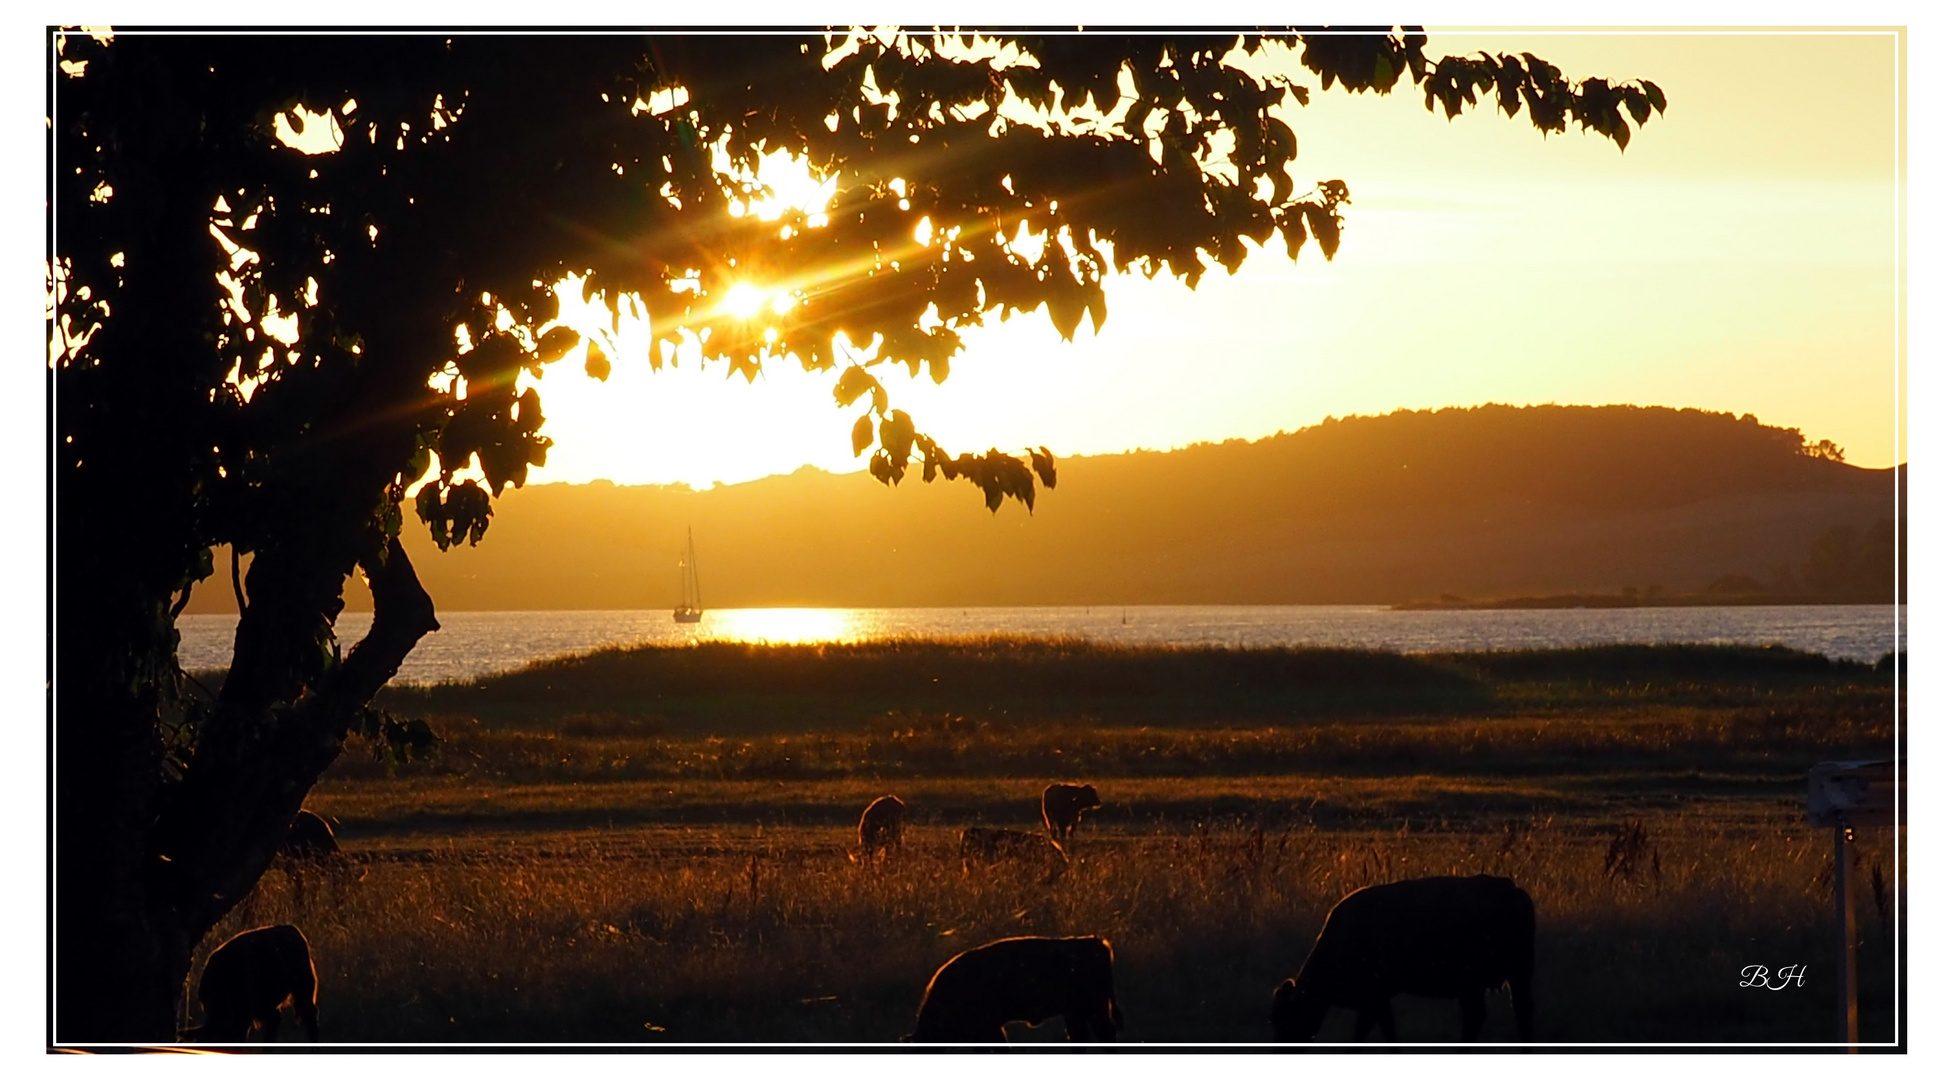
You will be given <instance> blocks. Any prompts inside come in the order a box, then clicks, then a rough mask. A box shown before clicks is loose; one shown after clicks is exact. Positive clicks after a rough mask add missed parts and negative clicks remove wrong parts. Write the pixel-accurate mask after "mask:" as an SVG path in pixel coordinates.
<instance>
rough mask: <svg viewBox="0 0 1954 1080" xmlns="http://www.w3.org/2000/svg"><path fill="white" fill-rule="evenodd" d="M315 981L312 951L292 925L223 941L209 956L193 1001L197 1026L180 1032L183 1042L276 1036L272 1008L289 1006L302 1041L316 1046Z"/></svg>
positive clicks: (276, 1026)
mask: <svg viewBox="0 0 1954 1080" xmlns="http://www.w3.org/2000/svg"><path fill="white" fill-rule="evenodd" d="M318 986H319V976H318V973H317V971H315V970H314V969H313V967H312V950H311V948H310V947H309V946H307V945H306V943H305V935H304V934H301V933H299V928H298V927H296V926H284V925H280V926H260V927H258V928H257V929H256V930H246V931H245V932H244V933H242V934H239V935H237V936H236V937H234V938H232V939H230V940H229V941H226V942H225V943H224V944H222V945H219V946H218V947H217V951H215V952H213V953H211V954H210V960H209V961H208V962H207V963H205V964H204V974H203V978H202V979H201V980H200V981H199V982H198V983H197V1000H198V1001H200V1002H202V1003H203V1007H204V1022H203V1026H202V1027H195V1028H190V1029H188V1030H186V1031H185V1032H183V1034H182V1036H181V1041H183V1042H244V1041H245V1039H246V1037H247V1036H249V1035H250V1034H251V1033H252V1032H254V1031H260V1030H262V1031H263V1032H264V1035H265V1040H266V1041H267V1042H269V1041H271V1040H273V1039H274V1038H275V1037H276V1036H277V1035H278V1007H279V1006H281V1005H283V1004H285V1003H286V1002H288V1001H289V1002H291V1003H292V1011H293V1012H295V1013H297V1014H298V1018H299V1023H300V1025H302V1026H303V1027H304V1028H305V1034H306V1037H307V1038H309V1039H311V1040H312V1041H313V1042H318V1041H319V1004H318V999H317V997H316V995H317V993H318Z"/></svg>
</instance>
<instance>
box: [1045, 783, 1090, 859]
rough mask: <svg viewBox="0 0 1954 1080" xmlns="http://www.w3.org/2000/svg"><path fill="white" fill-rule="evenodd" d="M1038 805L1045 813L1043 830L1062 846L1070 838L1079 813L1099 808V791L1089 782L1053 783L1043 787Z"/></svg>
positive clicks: (1076, 824) (1077, 821)
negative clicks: (1043, 791)
mask: <svg viewBox="0 0 1954 1080" xmlns="http://www.w3.org/2000/svg"><path fill="white" fill-rule="evenodd" d="M1040 806H1041V809H1042V810H1043V811H1044V814H1045V832H1046V833H1047V834H1049V835H1050V836H1051V838H1052V841H1053V842H1054V843H1056V844H1059V845H1061V846H1063V845H1064V844H1065V843H1066V842H1068V841H1070V840H1071V839H1072V830H1073V829H1075V828H1077V827H1078V824H1079V815H1080V814H1083V813H1085V812H1086V811H1087V810H1097V809H1099V792H1097V791H1095V790H1093V786H1092V785H1091V784H1053V785H1052V786H1050V787H1048V788H1046V789H1045V798H1044V799H1043V801H1042V802H1041V804H1040Z"/></svg>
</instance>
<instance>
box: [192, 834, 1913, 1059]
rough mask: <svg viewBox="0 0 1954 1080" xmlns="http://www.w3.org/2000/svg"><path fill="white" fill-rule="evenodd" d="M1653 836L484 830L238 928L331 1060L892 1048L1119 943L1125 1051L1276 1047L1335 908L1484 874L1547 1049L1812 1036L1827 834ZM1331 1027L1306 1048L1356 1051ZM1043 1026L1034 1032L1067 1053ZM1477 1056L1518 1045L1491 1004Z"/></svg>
mask: <svg viewBox="0 0 1954 1080" xmlns="http://www.w3.org/2000/svg"><path fill="white" fill-rule="evenodd" d="M1088 820H1090V819H1088ZM1645 835H1646V836H1647V837H1648V839H1647V841H1646V845H1648V846H1646V847H1645V848H1644V851H1643V852H1642V856H1641V858H1640V859H1639V860H1638V862H1637V865H1636V867H1635V868H1634V870H1633V871H1632V872H1631V873H1629V874H1626V875H1624V874H1622V873H1619V872H1613V873H1611V872H1610V871H1609V870H1608V869H1607V862H1608V859H1607V855H1608V849H1609V846H1610V843H1611V841H1612V840H1613V839H1614V837H1613V836H1612V835H1611V834H1610V832H1609V830H1605V829H1596V828H1594V827H1592V826H1591V825H1584V824H1573V823H1569V824H1562V823H1557V822H1550V821H1539V822H1514V823H1512V824H1511V825H1509V827H1507V828H1506V829H1504V830H1501V831H1498V832H1480V833H1417V832H1412V831H1410V830H1409V829H1408V828H1405V829H1401V830H1400V831H1398V832H1396V833H1378V832H1371V833H1332V832H1323V831H1318V830H1316V829H1312V828H1309V827H1306V826H1305V827H1302V828H1290V829H1281V830H1269V829H1263V828H1259V827H1257V826H1255V825H1253V824H1245V823H1239V822H1232V821H1230V822H1225V823H1222V822H1199V823H1197V824H1196V826H1195V827H1193V828H1187V829H1181V830H1179V831H1172V832H1115V831H1112V830H1106V829H1091V830H1090V831H1089V832H1088V833H1087V834H1086V835H1085V836H1084V837H1083V838H1082V842H1081V843H1080V844H1079V845H1078V858H1077V859H1076V861H1075V863H1074V865H1073V867H1072V869H1071V871H1070V872H1069V873H1068V875H1067V876H1066V877H1065V878H1064V879H1063V880H1062V881H1061V882H1060V883H1059V884H1058V885H1057V886H1056V887H1045V886H1042V885H1038V884H1035V883H1033V882H1030V881H1021V880H1017V879H1016V878H1014V877H1013V876H1012V875H1011V874H1009V873H1008V872H1007V873H992V874H983V873H978V874H973V875H972V876H970V877H968V878H966V877H965V876H964V875H963V874H962V872H961V869H960V866H959V864H958V862H957V860H956V858H955V856H954V837H953V833H952V831H951V830H949V829H947V828H942V827H934V828H925V829H920V830H914V831H913V835H912V842H911V846H910V848H909V849H908V850H907V851H906V852H905V853H904V856H903V858H902V860H901V862H900V863H899V864H898V865H896V866H894V867H892V868H888V869H886V870H871V869H869V868H866V867H863V866H861V865H858V864H855V863H852V862H850V861H849V860H848V859H847V857H846V855H845V848H846V845H847V843H848V841H849V839H850V837H849V834H848V831H847V830H846V829H843V828H839V827H828V828H822V827H812V826H789V827H772V828H768V827H761V828H754V827H745V828H725V827H717V828H697V829H686V828H673V827H662V828H642V829H633V830H608V831H594V832H584V833H559V834H546V835H541V836H538V835H534V834H507V833H504V834H488V835H479V834H478V835H472V836H469V837H466V838H455V839H450V840H428V839H426V838H423V839H422V842H421V843H419V844H412V843H407V842H404V841H400V842H396V843H394V844H391V845H388V846H384V847H380V846H376V847H373V848H370V849H368V850H366V851H364V852H362V857H363V858H365V859H366V860H367V861H368V863H369V874H368V877H367V879H366V881H365V882H364V883H363V884H362V885H360V886H359V887H357V888H356V889H355V890H353V892H352V893H351V894H350V895H348V896H347V897H345V898H344V899H343V901H342V902H341V903H340V904H339V905H337V906H333V907H330V908H327V907H326V905H315V906H314V907H313V908H312V909H311V910H307V911H303V912H294V911H293V910H292V909H291V905H290V897H289V895H288V894H287V893H286V892H285V891H284V890H283V888H282V884H281V883H280V882H279V881H278V879H277V877H276V875H273V877H272V879H271V880H270V881H269V883H268V884H269V885H270V887H269V888H268V889H267V894H266V896H265V897H264V903H263V906H262V907H261V909H260V911H259V912H257V913H255V918H256V919H258V920H259V921H277V920H279V919H291V920H292V921H295V922H297V923H298V924H299V925H300V926H302V927H303V928H304V929H305V930H306V932H307V934H308V935H309V936H310V937H311V939H312V942H313V947H314V951H315V953H316V955H317V957H318V960H319V967H320V975H321V990H320V997H321V1009H322V1013H323V1015H324V1017H325V1024H326V1027H327V1031H328V1033H329V1037H330V1038H332V1039H334V1040H343V1041H365V1040H372V1041H387V1042H393V1041H436V1042H440V1041H481V1042H503V1041H538V1042H558V1041H584V1042H622V1043H644V1042H721V1041H732V1042H797V1041H813V1042H833V1041H854V1042H886V1041H889V1040H893V1039H894V1038H895V1037H896V1036H897V1035H900V1034H902V1033H903V1032H905V1031H907V1030H908V1028H909V1023H910V1018H911V1017H912V1016H913V1012H914V1009H915V1006H916V1004H917V1000H918V998H919V996H920V992H921V989H922V986H923V984H924V983H925V982H926V981H927V980H928V978H929V974H930V972H931V971H933V970H934V969H935V967H936V966H937V965H938V964H940V963H942V962H943V961H944V960H946V959H948V958H949V957H950V956H951V955H953V954H954V953H956V952H957V951H959V950H961V949H964V948H968V947H971V946H973V945H977V944H981V943H983V942H985V941H988V940H992V939H994V938H997V937H1002V936H1006V935H1010V934H1021V933H1036V934H1076V933H1099V934H1104V935H1106V936H1107V937H1108V938H1110V939H1111V940H1112V941H1113V942H1114V945H1115V948H1116V950H1117V956H1118V960H1117V967H1118V973H1119V976H1118V977H1119V986H1120V1000H1121V1004H1122V1007H1123V1008H1124V1010H1125V1012H1126V1015H1127V1019H1128V1028H1127V1030H1126V1032H1125V1033H1124V1034H1125V1037H1126V1038H1130V1039H1137V1040H1144V1041H1155V1042H1207V1041H1214V1042H1235V1041H1259V1040H1261V1039H1263V1038H1265V1037H1266V1032H1267V1028H1266V1019H1265V1018H1266V1012H1267V1005H1268V996H1269V993H1270V990H1271V989H1272V988H1273V986H1274V985H1275V983H1276V982H1278V981H1280V980H1281V979H1282V978H1284V977H1285V976H1287V975H1289V974H1293V972H1294V969H1295V968H1296V967H1297V966H1298V965H1299V964H1300V963H1301V960H1302V957H1303V956H1304V955H1305V954H1306V953H1307V951H1308V948H1309V943H1310V940H1311V939H1312V938H1313V936H1314V933H1315V931H1316V929H1317V928H1318V927H1319V926H1320V924H1321V921H1322V919H1323V917H1324V915H1325V914H1326V913H1327V912H1328V909H1329V907H1330V906H1331V905H1332V904H1333V903H1334V902H1335V900H1336V899H1337V898H1338V897H1340V896H1342V895H1344V894H1345V893H1347V892H1348V891H1350V890H1352V889H1355V888H1358V887H1361V886H1364V885H1368V884H1375V883H1379V882H1383V881H1389V880H1395V879H1399V878H1404V877H1412V876H1419V875H1423V874H1438V873H1477V872H1492V873H1500V874H1507V875H1511V876H1513V877H1514V878H1515V879H1516V880H1517V881H1519V882H1520V883H1521V885H1522V886H1523V887H1525V888H1526V889H1527V890H1528V891H1529V892H1530V893H1531V894H1532V895H1533V897H1534V899H1535V902H1536V904H1537V905H1538V908H1539V914H1540V931H1539V935H1540V962H1539V985H1540V987H1541V999H1542V1005H1541V1013H1540V1018H1539V1032H1540V1038H1541V1039H1543V1040H1548V1041H1608V1042H1614V1041H1620V1042H1644V1041H1664V1042H1667V1041H1718V1042H1722V1041H1730V1042H1750V1041H1806V1040H1810V1041H1823V1040H1825V1039H1828V1038H1830V1035H1831V1026H1830V1025H1831V1022H1832V1012H1831V1008H1832V993H1833V991H1832V984H1831V983H1830V981H1829V974H1828V969H1829V957H1830V941H1829V922H1828V917H1829V916H1828V913H1829V911H1830V893H1831V885H1830V878H1829V876H1828V875H1829V866H1830V852H1829V848H1828V847H1827V844H1826V840H1827V834H1825V833H1822V832H1819V831H1817V830H1810V829H1806V828H1803V827H1802V826H1786V827H1782V828H1777V829H1763V828H1758V827H1755V826H1748V825H1740V826H1731V825H1729V824H1728V823H1725V822H1720V821H1718V820H1714V819H1709V818H1701V817H1693V816H1692V815H1689V814H1677V815H1673V816H1670V817H1668V818H1665V819H1662V820H1660V821H1654V822H1649V823H1647V828H1646V833H1645ZM1869 839H1870V838H1869ZM1651 856H1654V857H1655V859H1656V866H1655V867H1654V868H1653V869H1652V867H1651V860H1650V857H1651ZM1869 872H1870V871H1869ZM1880 872H1881V873H1883V874H1886V875H1887V876H1886V877H1885V878H1884V879H1883V880H1884V881H1885V883H1886V886H1887V887H1888V888H1890V887H1891V877H1890V872H1889V871H1886V870H1884V869H1882V870H1881V871H1880ZM1869 895H1870V890H1868V889H1863V888H1862V901H1864V902H1863V903H1862V906H1863V907H1864V908H1865V911H1864V925H1867V926H1868V937H1867V940H1868V943H1869V948H1868V950H1867V953H1868V959H1867V961H1866V962H1865V970H1864V976H1863V982H1864V985H1865V986H1867V987H1868V988H1869V993H1868V994H1867V1000H1866V1017H1867V1024H1866V1030H1867V1037H1868V1038H1872V1037H1875V1036H1877V1035H1878V1034H1879V1033H1880V1032H1881V1030H1882V1025H1886V1024H1890V1020H1888V1019H1886V1018H1887V1017H1890V1002H1883V1001H1882V999H1881V996H1880V994H1879V993H1878V991H1877V989H1876V988H1877V987H1878V986H1879V985H1880V984H1881V983H1882V981H1883V980H1886V979H1887V978H1888V977H1889V976H1888V973H1889V972H1890V966H1888V965H1886V964H1884V963H1883V962H1882V961H1881V960H1880V959H1878V958H1877V956H1876V955H1875V954H1877V953H1878V952H1879V951H1880V948H1879V946H1880V944H1881V939H1880V930H1879V927H1880V926H1881V923H1880V920H1879V918H1878V916H1877V914H1876V912H1874V911H1873V910H1872V906H1871V904H1870V901H1869V900H1865V899H1864V898H1865V897H1866V896H1869ZM234 918H235V919H236V921H238V923H239V925H240V926H242V925H243V924H244V923H243V919H242V917H234ZM230 929H234V928H226V931H225V932H228V931H229V930H230ZM221 937H222V935H221V934H220V935H215V936H213V939H212V940H213V941H214V940H221ZM1752 963H1765V964H1770V965H1772V966H1773V967H1774V968H1775V967H1777V966H1780V965H1783V964H1789V963H1808V964H1810V965H1811V968H1810V973H1809V976H1808V978H1807V980H1806V985H1805V986H1804V987H1802V988H1800V989H1795V990H1788V991H1783V992H1778V993H1772V992H1769V991H1763V990H1745V989H1740V988H1739V987H1738V985H1737V984H1738V981H1739V972H1740V970H1741V968H1742V967H1743V966H1744V965H1746V964H1752ZM1889 996H1890V995H1889ZM1399 1013H1400V1019H1401V1028H1402V1037H1403V1038H1404V1039H1406V1040H1414V1041H1415V1040H1441V1041H1442V1040H1447V1039H1450V1038H1452V1037H1453V1036H1454V1035H1455V1033H1456V1026H1455V1025H1456V1023H1457V1020H1456V1015H1455V1009H1454V1008H1453V1007H1452V1006H1450V1005H1448V1004H1445V1003H1439V1002H1420V1001H1417V1000H1415V999H1400V1003H1399ZM1341 1015H1342V1017H1343V1018H1342V1019H1335V1018H1333V1020H1332V1022H1331V1024H1330V1026H1329V1027H1328V1028H1326V1031H1325V1035H1324V1038H1326V1039H1331V1040H1335V1039H1344V1038H1347V1037H1348V1032H1349V1030H1350V1029H1349V1027H1348V1024H1349V1019H1348V1015H1347V1014H1341ZM1056 1027H1057V1025H1047V1027H1046V1028H1045V1029H1040V1030H1038V1031H1036V1032H1033V1033H1031V1036H1032V1037H1039V1038H1048V1037H1061V1033H1060V1032H1058V1031H1056V1030H1054V1029H1055V1028H1056ZM1020 1034H1022V1033H1020ZM1487 1037H1488V1038H1489V1039H1494V1040H1498V1039H1505V1038H1510V1037H1512V1021H1511V1016H1510V1012H1507V1011H1505V1007H1504V1005H1503V1004H1501V1003H1499V1002H1495V1006H1494V1016H1493V1021H1492V1024H1491V1026H1490V1027H1489V1029H1488V1033H1487Z"/></svg>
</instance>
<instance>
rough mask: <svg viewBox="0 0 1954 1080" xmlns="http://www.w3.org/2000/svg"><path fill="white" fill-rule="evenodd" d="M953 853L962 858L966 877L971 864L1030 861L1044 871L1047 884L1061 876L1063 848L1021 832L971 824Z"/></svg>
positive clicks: (1043, 837) (987, 864)
mask: <svg viewBox="0 0 1954 1080" xmlns="http://www.w3.org/2000/svg"><path fill="white" fill-rule="evenodd" d="M957 851H958V854H960V855H961V856H962V857H963V872H964V874H965V875H966V876H968V875H969V873H970V868H971V866H973V865H976V866H993V865H996V864H997V863H1001V862H1007V861H1010V862H1030V863H1034V864H1036V865H1038V866H1040V867H1042V868H1044V870H1045V880H1046V881H1047V882H1051V881H1056V880H1058V878H1059V876H1060V875H1062V874H1064V873H1065V866H1066V862H1065V851H1064V849H1062V848H1060V847H1059V846H1058V844H1057V843H1056V842H1054V841H1053V840H1052V838H1051V837H1049V836H1040V835H1039V834H1037V833H1035V832H1026V831H1024V830H1022V829H988V828H985V827H984V826H982V825H972V826H970V827H969V828H967V829H965V830H964V831H963V836H962V838H961V839H960V840H959V841H958V843H957Z"/></svg>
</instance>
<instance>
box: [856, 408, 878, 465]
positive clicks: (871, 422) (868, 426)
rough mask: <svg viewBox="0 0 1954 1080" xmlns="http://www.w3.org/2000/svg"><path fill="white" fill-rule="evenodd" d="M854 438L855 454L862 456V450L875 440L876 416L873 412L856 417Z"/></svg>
mask: <svg viewBox="0 0 1954 1080" xmlns="http://www.w3.org/2000/svg"><path fill="white" fill-rule="evenodd" d="M852 438H853V441H854V444H855V456H856V457H861V456H862V451H864V450H866V449H868V444H870V443H872V442H874V441H875V418H874V417H873V416H872V415H871V414H869V413H863V414H862V415H861V416H860V417H859V418H857V419H856V421H855V431H854V434H853V436H852Z"/></svg>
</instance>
